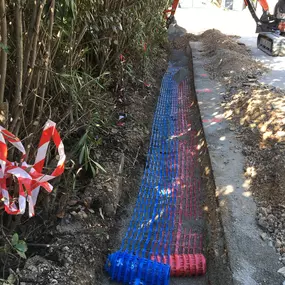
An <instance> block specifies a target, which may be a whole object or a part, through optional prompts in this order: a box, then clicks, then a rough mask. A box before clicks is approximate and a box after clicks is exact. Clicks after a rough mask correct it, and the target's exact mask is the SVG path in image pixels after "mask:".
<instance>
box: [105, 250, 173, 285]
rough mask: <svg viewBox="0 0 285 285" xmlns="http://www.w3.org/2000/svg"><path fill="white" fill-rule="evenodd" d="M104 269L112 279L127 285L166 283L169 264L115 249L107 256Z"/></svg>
mask: <svg viewBox="0 0 285 285" xmlns="http://www.w3.org/2000/svg"><path fill="white" fill-rule="evenodd" d="M105 270H106V271H107V272H108V273H109V275H110V276H111V278H112V280H114V281H117V282H122V283H124V284H128V285H168V284H169V278H170V266H169V265H167V264H162V263H159V262H157V261H152V260H150V259H147V258H141V257H138V256H136V255H132V254H130V253H129V252H122V251H117V252H115V253H113V254H110V255H109V256H108V259H107V262H106V264H105Z"/></svg>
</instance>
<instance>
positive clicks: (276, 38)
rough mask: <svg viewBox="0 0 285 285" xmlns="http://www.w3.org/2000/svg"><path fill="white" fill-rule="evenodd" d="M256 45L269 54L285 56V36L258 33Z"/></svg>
mask: <svg viewBox="0 0 285 285" xmlns="http://www.w3.org/2000/svg"><path fill="white" fill-rule="evenodd" d="M257 47H258V48H259V49H260V50H262V51H263V52H265V53H267V54H268V55H270V56H285V37H284V36H282V35H278V34H275V33H270V32H266V33H265V32H264V33H260V34H259V35H258V38H257Z"/></svg>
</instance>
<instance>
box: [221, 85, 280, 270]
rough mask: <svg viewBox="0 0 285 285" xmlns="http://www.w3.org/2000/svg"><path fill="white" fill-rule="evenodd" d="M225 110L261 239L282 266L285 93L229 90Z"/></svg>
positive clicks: (268, 89) (259, 88) (260, 88)
mask: <svg viewBox="0 0 285 285" xmlns="http://www.w3.org/2000/svg"><path fill="white" fill-rule="evenodd" d="M225 107H226V113H225V114H226V117H227V118H228V119H229V120H232V121H233V122H234V124H235V126H236V130H237V132H238V133H239V138H240V139H241V141H242V143H243V154H244V156H245V176H246V178H247V183H248V184H249V186H250V189H249V190H250V191H251V192H252V193H253V195H254V197H255V199H256V202H257V203H258V210H257V217H256V218H257V223H258V225H259V226H260V227H261V228H262V229H263V230H264V233H263V234H262V236H261V237H262V239H263V240H265V241H267V242H268V244H269V245H270V246H272V247H273V246H275V248H276V251H277V252H279V253H280V254H281V257H280V260H281V261H282V262H283V264H284V265H285V230H284V228H285V176H284V173H285V125H284V123H285V92H284V91H281V90H279V89H276V88H273V87H269V86H257V87H251V88H243V89H240V88H239V90H237V89H235V90H230V91H228V98H227V103H226V105H225Z"/></svg>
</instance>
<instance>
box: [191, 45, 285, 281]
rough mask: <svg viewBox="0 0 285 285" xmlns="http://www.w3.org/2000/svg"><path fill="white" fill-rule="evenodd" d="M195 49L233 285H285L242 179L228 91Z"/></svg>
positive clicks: (199, 94)
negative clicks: (227, 116)
mask: <svg viewBox="0 0 285 285" xmlns="http://www.w3.org/2000/svg"><path fill="white" fill-rule="evenodd" d="M191 47H192V51H193V64H194V73H195V86H196V91H197V97H198V103H199V107H200V112H201V117H202V121H203V120H204V123H203V126H204V132H205V137H206V141H207V143H208V148H209V153H210V159H211V163H212V167H213V174H214V179H215V183H216V187H217V190H216V193H217V195H218V199H219V205H220V210H221V217H222V223H223V226H224V234H225V237H226V242H227V250H228V255H229V260H230V267H231V270H232V274H233V279H234V284H238V285H257V284H267V285H275V284H276V285H278V284H282V281H283V280H284V278H282V277H281V275H280V274H279V273H277V270H278V269H279V268H280V267H282V265H281V264H279V262H278V255H277V254H276V253H275V251H274V249H273V248H272V247H269V246H268V245H267V244H266V243H265V242H263V241H262V240H261V238H260V234H261V231H260V230H259V229H258V227H257V226H256V222H255V210H256V206H255V203H254V201H253V198H252V196H251V192H249V191H248V189H247V183H246V180H245V177H244V176H243V166H244V157H243V155H242V154H241V151H240V150H241V144H240V143H239V142H238V141H237V139H236V138H235V134H234V133H233V132H232V131H231V130H230V128H229V126H228V124H227V122H226V121H225V120H223V110H222V108H221V98H222V96H221V93H222V92H223V89H222V88H221V87H220V85H219V84H218V83H216V82H214V81H211V80H210V79H209V78H208V77H206V78H205V76H201V75H202V74H207V72H206V71H205V70H204V69H203V64H204V58H202V56H200V52H199V50H201V43H191ZM203 89H210V92H203ZM199 90H200V91H199ZM213 119H215V120H214V121H216V122H213ZM219 120H221V121H220V122H219Z"/></svg>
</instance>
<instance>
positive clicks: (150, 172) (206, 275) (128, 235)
mask: <svg viewBox="0 0 285 285" xmlns="http://www.w3.org/2000/svg"><path fill="white" fill-rule="evenodd" d="M215 189H216V187H215V183H214V179H213V174H212V168H211V161H210V158H209V154H208V148H207V142H206V140H205V137H204V132H203V126H202V121H201V116H200V111H199V106H198V104H197V98H196V90H195V82H194V69H193V62H192V52H191V47H190V46H189V47H188V48H187V49H186V50H185V51H182V50H172V52H171V55H170V61H169V67H168V70H167V72H166V74H165V76H164V78H163V81H162V84H161V92H160V96H159V99H158V102H157V107H156V113H155V115H154V119H153V127H152V135H151V139H150V145H149V151H148V154H147V162H146V164H145V168H144V173H143V174H142V180H141V185H140V189H139V192H138V197H137V199H136V200H134V201H133V203H131V204H130V205H129V206H128V207H127V208H128V209H127V213H128V214H127V215H126V216H125V217H124V218H123V219H124V226H123V227H121V228H120V233H119V234H118V235H117V236H116V238H115V239H116V245H117V246H116V250H115V251H113V252H111V254H110V255H109V257H108V259H107V261H106V265H105V270H106V271H107V272H108V274H105V276H104V280H103V284H104V285H107V284H114V283H117V282H118V284H122V283H125V284H135V285H141V284H143V285H150V284H156V285H159V284H163V285H166V284H178V285H184V284H198V285H204V284H205V285H206V284H211V285H219V284H229V285H230V284H232V282H233V281H232V276H231V269H230V266H229V262H228V256H227V245H226V243H225V239H224V234H223V228H222V225H221V219H220V212H219V207H218V201H217V199H216V195H215ZM114 242H115V241H114ZM169 275H170V276H171V277H170V280H169ZM168 280H169V281H168Z"/></svg>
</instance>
